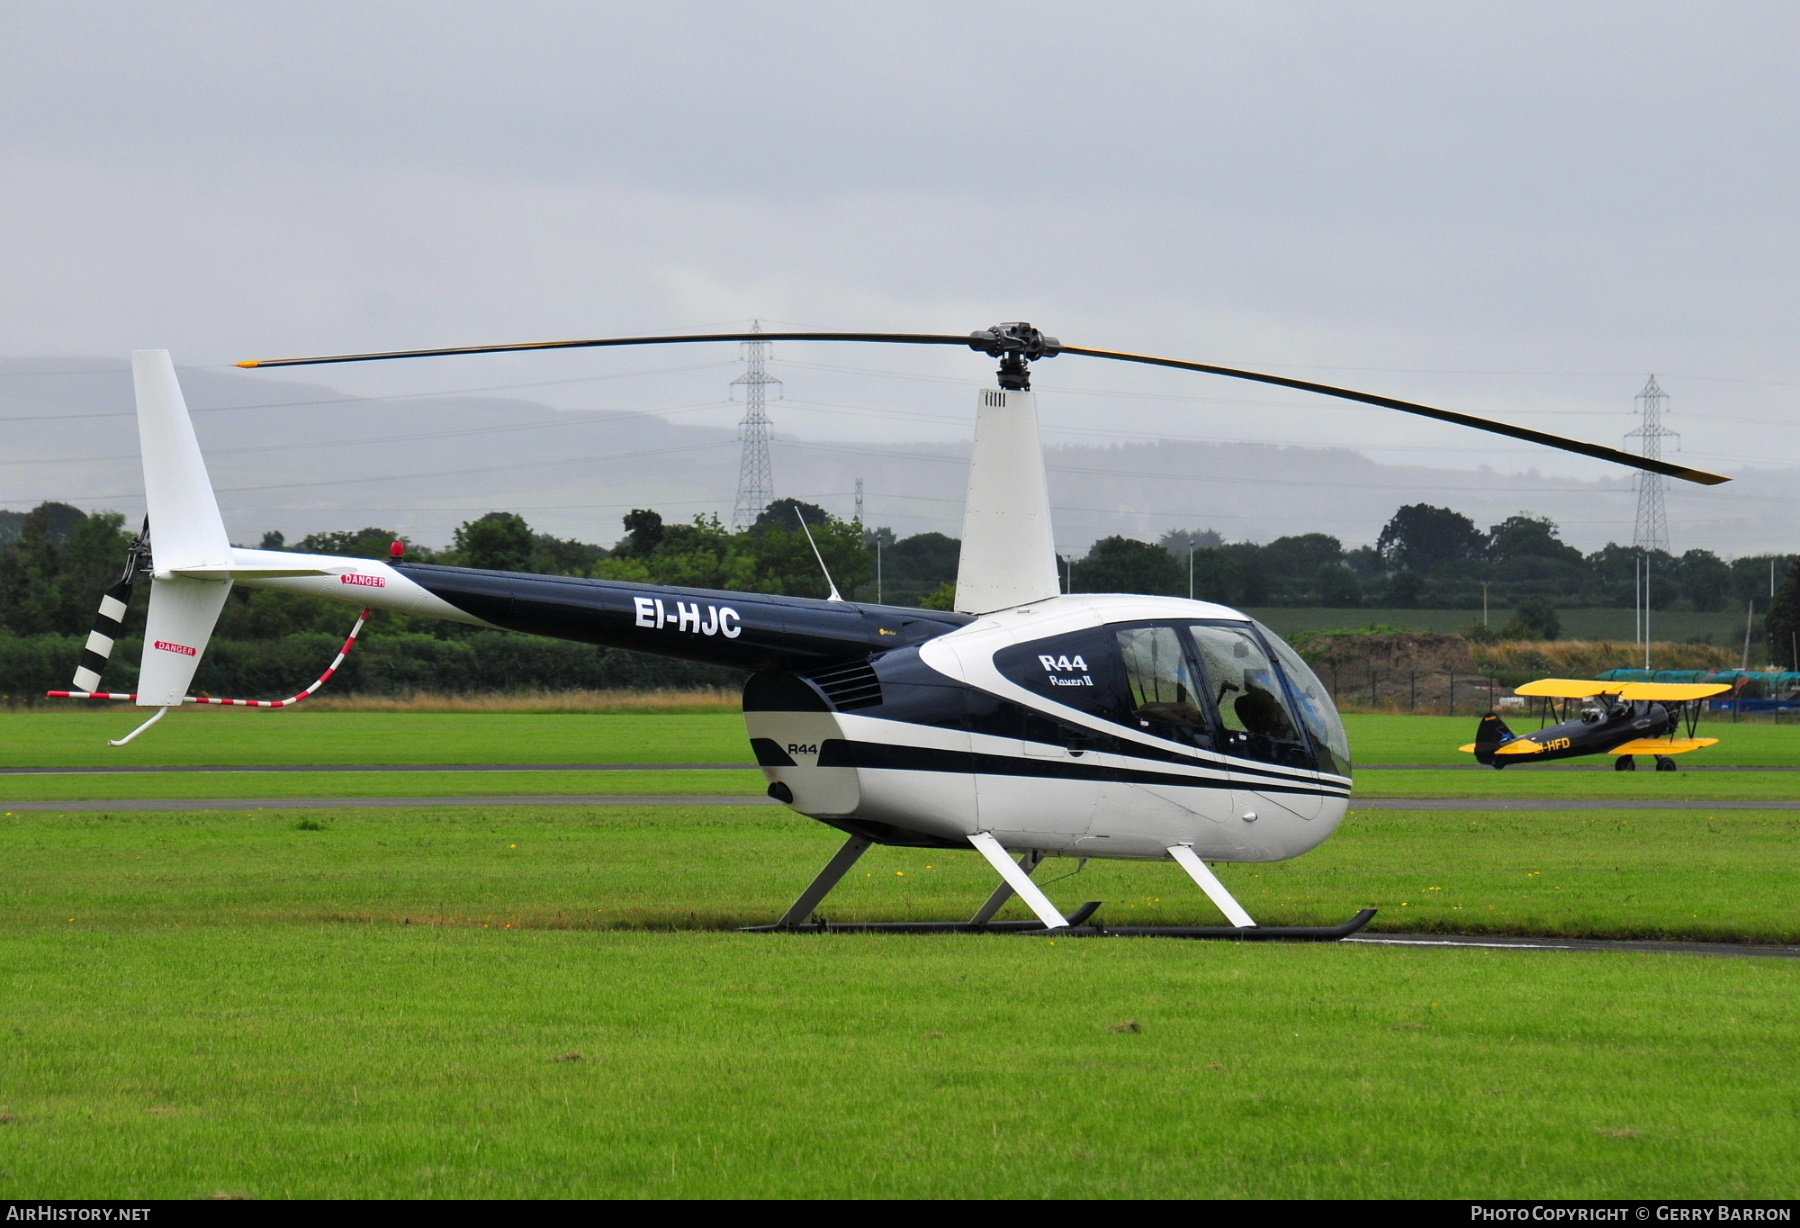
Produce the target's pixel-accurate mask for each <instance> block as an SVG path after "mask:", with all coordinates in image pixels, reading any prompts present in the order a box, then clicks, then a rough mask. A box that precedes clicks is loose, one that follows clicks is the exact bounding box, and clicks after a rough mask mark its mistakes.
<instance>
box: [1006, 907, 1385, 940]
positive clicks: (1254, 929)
mask: <svg viewBox="0 0 1800 1228" xmlns="http://www.w3.org/2000/svg"><path fill="white" fill-rule="evenodd" d="M1375 911H1376V910H1375V909H1373V908H1365V909H1363V910H1362V911H1361V912H1359V913H1357V914H1356V915H1355V916H1354V917H1351V918H1350V919H1349V920H1348V921H1346V922H1344V923H1343V924H1342V925H1244V926H1233V925H1083V926H1080V927H1079V928H1077V927H1076V926H1075V925H1071V926H1070V927H1069V928H1068V929H1067V930H1058V931H1057V934H1056V936H1057V937H1059V938H1060V937H1062V936H1063V935H1065V934H1066V935H1067V936H1068V937H1070V938H1199V939H1213V940H1221V939H1222V940H1224V941H1226V942H1339V941H1341V940H1343V939H1345V938H1348V937H1350V935H1352V934H1354V933H1356V931H1357V930H1360V929H1361V928H1362V927H1363V926H1365V925H1367V924H1368V923H1369V922H1370V921H1372V920H1374V918H1375ZM1035 932H1036V933H1040V934H1041V933H1044V932H1045V931H1043V930H1037V931H1035Z"/></svg>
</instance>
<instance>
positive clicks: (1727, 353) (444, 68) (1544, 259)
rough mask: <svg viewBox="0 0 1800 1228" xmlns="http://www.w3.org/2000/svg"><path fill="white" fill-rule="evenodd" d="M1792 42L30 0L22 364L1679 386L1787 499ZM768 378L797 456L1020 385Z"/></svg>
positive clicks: (1530, 387)
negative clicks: (771, 342) (723, 339)
mask: <svg viewBox="0 0 1800 1228" xmlns="http://www.w3.org/2000/svg"><path fill="white" fill-rule="evenodd" d="M1797 34H1800V8H1797V7H1795V6H1793V5H1780V4H1769V5H1746V4H1735V5H1720V4H1709V5H1699V4H1694V5H1656V4H1648V3H1642V2H1638V3H1630V4H1581V5H1571V4H1568V3H1554V4H1484V5H1449V4H1442V3H1436V4H1416V5H1415V4H1369V3H1358V4H1342V5H1334V4H1275V3H1254V4H1248V3H1247V4H1224V3H1220V4H1191V3H1190V4H1170V5H1157V4H1136V5H1133V4H1123V3H1117V2H1109V3H1106V4H1087V5H1077V4H1037V5H1016V4H1014V5H987V6H983V5H971V4H967V3H959V4H922V3H921V4H886V5H881V6H875V5H867V4H844V3H837V4H785V5H782V4H762V5H725V4H716V5H681V4H672V3H658V4H645V5H606V4H595V3H579V4H574V3H572V4H557V3H536V4H532V3H524V4H510V5H496V4H466V3H453V2H447V0H439V2H437V3H434V4H430V5H426V4H414V5H408V6H400V5H370V4H368V3H356V4H335V3H316V2H315V3H298V4H287V5H273V4H264V3H258V4H231V3H223V4H205V5H200V4H182V3H162V4H156V5H145V4H135V3H134V4H85V5H83V4H72V3H68V2H66V0H64V2H60V3H54V4H37V3H26V2H21V0H9V3H7V4H6V5H4V6H0V116H3V121H0V176H3V182H0V188H3V190H0V226H3V227H4V233H5V235H6V241H5V242H4V243H3V244H0V285H3V286H4V287H5V294H4V297H3V299H0V356H9V357H18V356H34V355H60V356H69V357H74V358H78V357H80V356H86V355H106V356H122V355H123V354H124V353H125V352H126V351H128V350H130V349H131V348H134V347H139V346H166V347H168V348H170V349H172V350H174V351H175V353H176V357H177V359H178V361H180V362H183V363H184V364H189V365H200V366H205V365H214V364H222V363H227V362H230V361H233V360H236V359H240V358H246V357H257V356H273V355H279V354H290V353H307V352H331V351H339V350H367V349H377V348H387V347H405V346H414V345H436V344H461V343H471V342H483V341H510V340H527V339H538V338H548V337H561V336H582V335H596V334H606V333H611V332H625V331H630V332H640V331H647V330H657V329H672V328H683V327H691V326H697V325H708V324H734V323H738V322H742V321H745V320H748V319H749V318H752V317H760V318H763V319H765V320H767V321H774V322H784V323H793V324H802V325H807V326H813V327H827V328H839V327H841V328H850V329H863V328H893V329H904V330H928V331H958V332H961V331H966V330H968V329H971V328H976V327H980V326H983V325H986V324H989V323H992V322H995V321H998V320H1008V319H1019V318H1025V319H1030V320H1033V321H1034V322H1037V323H1039V324H1041V325H1042V326H1043V327H1045V328H1046V329H1048V330H1049V331H1052V332H1054V333H1056V334H1058V335H1060V336H1061V337H1063V338H1064V339H1065V340H1068V341H1071V342H1074V343H1080V344H1087V345H1096V346H1110V347H1118V348H1126V349H1140V350H1148V351H1153V352H1162V353H1170V354H1176V355H1180V356H1184V357H1191V358H1196V359H1200V360H1203V361H1211V362H1219V363H1225V364H1235V365H1243V366H1252V367H1261V368H1263V369H1270V370H1276V371H1282V372H1287V373H1292V374H1298V375H1302V376H1303V377H1310V378H1315V379H1321V380H1327V381H1336V382H1341V383H1345V384H1349V385H1351V386H1356V387H1363V388H1368V389H1370V390H1373V391H1380V392H1386V393H1389V394H1392V395H1398V396H1410V397H1414V398H1418V399H1426V400H1432V401H1435V402H1438V403H1443V404H1446V405H1448V406H1450V407H1452V408H1458V409H1465V410H1473V411H1476V412H1487V413H1492V414H1494V415H1496V416H1504V417H1508V418H1510V419H1512V420H1513V421H1517V422H1521V423H1524V424H1527V425H1531V426H1534V427H1538V428H1540V429H1551V430H1564V431H1567V432H1568V433H1571V434H1576V435H1579V436H1582V437H1585V438H1589V439H1593V440H1595V441H1597V442H1603V443H1617V442H1619V437H1620V436H1621V434H1622V433H1623V432H1624V431H1625V430H1627V429H1629V428H1630V426H1631V425H1632V423H1631V420H1630V412H1631V409H1632V395H1633V394H1634V393H1635V392H1636V391H1637V390H1638V388H1639V387H1640V386H1641V385H1642V384H1643V382H1644V379H1645V377H1646V376H1647V375H1648V374H1649V373H1650V372H1652V371H1654V372H1655V373H1656V374H1657V375H1658V377H1659V379H1661V381H1662V383H1663V384H1664V385H1665V386H1666V387H1667V388H1668V389H1669V391H1670V392H1671V394H1672V396H1673V398H1674V399H1673V405H1672V408H1673V409H1674V411H1675V414H1674V416H1673V418H1672V419H1671V425H1672V426H1674V427H1675V428H1676V429H1678V430H1680V431H1681V432H1682V435H1683V440H1682V443H1683V447H1684V450H1685V456H1686V458H1687V459H1688V460H1689V461H1690V462H1692V463H1696V464H1700V465H1702V466H1705V467H1712V468H1722V469H1725V470H1728V471H1730V470H1741V469H1744V468H1746V467H1755V466H1762V467H1793V466H1800V413H1797V412H1796V400H1797V398H1800V354H1797V353H1796V350H1795V346H1794V344H1793V336H1794V332H1795V326H1796V323H1800V319H1797V316H1800V312H1797V311H1796V307H1797V306H1800V279H1797V277H1796V273H1797V272H1800V270H1797V268H1796V264H1797V261H1796V247H1797V244H1800V225H1797V223H1800V217H1797V216H1796V213H1797V206H1796V202H1797V201H1800V191H1797V189H1800V183H1797V182H1796V180H1797V178H1800V176H1797V165H1796V155H1797V153H1800V131H1797V128H1800V113H1797V110H1796V103H1797V101H1800V73H1797V72H1796V71H1795V68H1794V63H1795V52H1796V50H1797V39H1796V35H1797ZM730 356H731V355H729V354H727V353H723V352H713V353H707V354H701V353H695V354H692V355H690V356H687V357H684V358H681V359H669V358H668V356H666V355H662V354H656V355H635V356H620V355H604V356H602V355H594V354H582V355H572V356H556V357H533V358H484V359H477V360H432V361H428V362H416V363H404V364H388V365H387V366H386V367H385V368H360V369H352V368H337V369H331V370H329V371H322V372H316V373H311V374H313V375H316V376H320V377H324V378H325V379H326V380H327V382H331V383H334V384H335V385H337V386H339V387H342V388H345V389H349V390H353V391H361V392H368V393H393V392H399V391H424V390H430V391H451V390H456V389H461V388H474V387H491V386H496V385H500V384H507V383H524V382H530V381H545V380H551V379H570V380H579V379H580V378H581V377H583V376H586V375H591V374H616V373H617V372H619V371H621V370H625V369H633V368H661V367H665V366H674V365H678V364H680V363H684V362H690V360H691V363H690V365H693V366H694V367H696V368H697V369H696V370H691V371H687V372H675V373H668V374H665V375H660V376H655V377H646V378H644V379H639V380H630V381H624V382H618V381H614V382H611V383H607V384H604V385H599V386H596V385H592V384H584V383H579V382H578V383H572V384H567V385H559V386H555V387H552V388H544V389H539V390H538V391H537V392H535V393H533V395H542V396H544V397H545V398H546V399H548V400H550V401H552V402H553V403H556V404H561V405H564V406H568V407H601V406H605V407H614V408H654V407H658V406H671V405H682V406H689V405H696V404H699V405H702V406H703V404H704V402H705V401H706V399H707V398H714V399H719V400H722V397H723V383H724V379H725V378H727V377H728V376H729V374H730V371H729V370H728V369H727V370H724V371H721V369H720V368H719V367H718V366H717V365H713V366H706V367H701V366H700V364H703V363H713V364H716V363H717V362H718V361H719V360H720V359H722V358H727V357H730ZM779 356H780V358H781V359H782V360H783V361H784V362H786V363H787V364H788V365H786V366H784V367H782V368H781V369H780V371H779V373H780V374H781V375H782V377H783V378H784V379H785V380H786V381H787V384H786V390H787V392H788V395H789V397H790V398H791V400H790V403H788V404H786V405H784V406H783V407H782V408H781V410H780V413H781V415H783V416H782V417H781V418H780V419H779V421H780V422H781V425H782V426H783V429H786V430H789V431H792V432H796V433H799V434H803V435H808V436H814V437H821V438H824V437H850V438H859V439H879V440H890V441H897V440H906V439H917V438H932V439H945V438H950V437H953V436H955V435H956V434H958V433H959V432H965V431H966V429H967V422H968V420H969V419H970V418H972V414H971V413H970V412H969V411H970V410H971V409H972V402H973V395H972V393H971V392H970V388H972V387H973V383H974V382H977V381H980V380H982V379H983V378H984V375H985V370H986V365H987V360H985V359H977V358H974V357H972V356H968V355H962V356H960V357H959V356H958V355H956V354H954V353H950V352H945V353H928V354H919V353H905V352H895V351H870V350H865V349H861V348H857V349H855V350H849V349H846V350H840V351H833V352H827V351H825V350H823V349H821V348H818V347H810V348H803V347H786V348H784V349H783V350H782V351H781V352H780V355H779ZM821 368H831V369H821ZM839 368H848V370H844V369H839ZM873 372H881V373H886V374H874V373H873ZM900 375H908V376H914V377H916V376H920V375H925V376H933V377H938V378H933V379H917V378H898V377H897V376H900ZM962 380H968V381H971V382H970V383H969V384H966V385H965V384H963V383H961V382H959V381H962ZM953 381H957V382H953ZM1038 385H1039V387H1040V389H1041V390H1043V391H1044V393H1045V406H1046V416H1047V422H1048V424H1049V426H1050V428H1051V435H1052V437H1053V438H1064V439H1070V440H1073V439H1076V438H1079V439H1081V440H1082V441H1084V442H1093V441H1094V440H1095V439H1096V438H1102V437H1105V436H1106V435H1107V433H1108V432H1116V433H1117V435H1118V437H1119V438H1121V439H1125V438H1139V437H1143V436H1152V437H1153V436H1155V435H1157V434H1159V433H1162V434H1181V435H1184V436H1189V437H1201V438H1218V439H1266V440H1281V441H1287V442H1316V443H1332V444H1351V445H1355V446H1359V447H1363V448H1366V449H1368V450H1369V451H1370V454H1371V455H1375V456H1379V457H1381V458H1382V459H1385V460H1390V461H1406V462H1408V463H1412V462H1415V461H1419V462H1429V463H1434V464H1453V465H1459V466H1463V467H1468V468H1474V467H1476V466H1478V465H1482V464H1488V465H1492V466H1495V467H1496V468H1500V469H1503V470H1520V471H1522V470H1525V469H1527V468H1529V467H1536V468H1538V469H1540V470H1542V471H1544V472H1546V473H1558V474H1569V475H1581V476H1587V477H1595V476H1600V475H1601V474H1602V473H1603V472H1604V469H1603V467H1601V466H1598V465H1596V464H1594V463H1591V462H1587V461H1581V460H1572V459H1571V460H1564V459H1561V458H1559V457H1557V456H1555V455H1552V454H1549V453H1543V452H1538V451H1534V450H1531V449H1528V448H1525V447H1522V446H1521V445H1517V444H1513V443H1510V442H1508V441H1504V440H1492V441H1489V440H1487V439H1484V438H1482V437H1479V436H1475V435H1472V434H1470V433H1468V432H1459V431H1456V430H1455V429H1453V428H1448V427H1439V426H1435V425H1422V424H1419V423H1417V422H1414V421H1409V420H1407V419H1404V418H1400V417H1399V416H1397V415H1391V414H1384V413H1383V412H1382V411H1379V410H1373V409H1360V408H1352V407H1345V406H1337V405H1325V406H1310V407H1309V406H1308V405H1307V403H1306V400H1305V398H1301V397H1297V396H1294V395H1292V394H1275V393H1273V392H1270V391H1258V390H1256V389H1255V388H1254V387H1251V386H1235V387H1234V386H1231V385H1229V384H1224V383H1222V382H1220V381H1216V380H1207V379H1202V378H1200V377H1195V376H1170V375H1159V374H1155V373H1147V372H1135V371H1128V370H1116V369H1108V368H1104V367H1100V366H1098V365H1096V364H1093V363H1091V362H1088V361H1086V360H1080V359H1070V358H1064V359H1059V360H1057V362H1056V363H1055V364H1045V365H1044V369H1043V370H1042V372H1041V373H1040V376H1039V379H1038ZM1108 393H1114V394H1128V395H1122V396H1112V397H1109V396H1108V395H1106V394H1108ZM735 412H736V411H734V410H733V409H731V408H730V407H729V406H718V407H717V408H715V409H713V410H710V411H709V410H705V409H704V408H702V410H701V412H699V413H698V415H695V414H692V413H690V414H689V416H688V417H687V418H685V419H683V420H685V421H693V420H698V421H706V422H716V423H719V424H724V423H728V422H730V421H731V420H732V418H733V416H734V414H735ZM709 415H710V416H709ZM1731 497H1732V496H1731V494H1730V488H1729V487H1727V488H1724V490H1722V491H1719V492H1717V493H1716V494H1703V495H1702V494H1693V493H1692V492H1682V494H1681V496H1680V498H1679V499H1672V502H1671V510H1672V513H1673V518H1674V519H1675V520H1676V521H1677V522H1679V519H1680V516H1681V515H1683V514H1686V513H1687V511H1688V510H1689V509H1691V511H1692V514H1693V515H1695V516H1699V515H1702V514H1703V513H1702V512H1701V511H1700V510H1699V509H1701V508H1702V507H1703V504H1701V503H1697V502H1695V501H1694V500H1696V499H1704V498H1719V499H1726V500H1729V499H1730V498H1731ZM723 501H724V503H725V504H726V505H727V507H728V506H729V502H730V499H729V492H725V495H724V500H723ZM4 502H5V500H4V499H3V498H0V503H4ZM1793 520H1794V522H1796V523H1800V504H1797V505H1796V515H1795V516H1794V517H1793ZM1680 544H1681V542H1680V541H1679V534H1678V540H1677V545H1678V546H1679V545H1680ZM1711 544H1715V545H1717V546H1719V547H1721V548H1724V549H1727V550H1729V549H1730V548H1731V543H1729V542H1715V543H1711Z"/></svg>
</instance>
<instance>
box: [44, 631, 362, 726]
mask: <svg viewBox="0 0 1800 1228" xmlns="http://www.w3.org/2000/svg"><path fill="white" fill-rule="evenodd" d="M370 613H371V611H369V610H364V611H363V612H362V613H361V614H359V615H357V616H356V625H355V626H354V627H351V628H350V635H349V637H348V638H346V639H345V640H344V646H343V647H342V648H340V649H338V655H337V658H336V659H335V660H333V661H332V663H331V665H330V667H329V668H327V669H326V671H325V672H324V673H322V674H320V675H319V677H318V678H317V680H315V681H314V682H313V684H312V685H311V686H309V687H307V688H306V689H305V690H304V691H301V692H300V693H299V694H298V695H290V696H288V697H287V698H286V699H215V698H213V697H212V696H211V695H189V696H186V697H185V698H183V699H182V701H181V702H183V703H188V704H219V705H222V706H224V707H227V708H291V707H293V706H294V705H295V704H297V703H299V702H300V701H301V700H303V699H306V698H309V697H310V696H312V695H314V694H315V693H317V691H318V689H319V688H320V687H322V686H324V685H325V684H326V683H327V682H330V681H331V676H332V675H333V674H335V673H337V672H338V669H339V668H340V667H341V666H342V665H343V664H344V658H345V657H347V656H349V655H350V650H351V649H352V648H355V647H356V637H357V636H359V635H361V634H362V629H363V624H364V623H366V622H368V621H369V614H370ZM44 694H45V695H46V696H48V697H49V698H51V699H136V698H137V695H136V694H130V695H126V694H122V693H120V692H117V691H46V692H44Z"/></svg>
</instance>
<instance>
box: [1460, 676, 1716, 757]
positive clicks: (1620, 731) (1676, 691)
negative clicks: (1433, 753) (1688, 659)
mask: <svg viewBox="0 0 1800 1228" xmlns="http://www.w3.org/2000/svg"><path fill="white" fill-rule="evenodd" d="M1730 689H1731V688H1730V687H1729V686H1727V685H1725V684H1723V683H1705V682H1583V681H1581V680H1579V679H1575V678H1540V679H1538V680H1537V681H1536V682H1527V683H1526V684H1525V685H1524V686H1522V687H1519V688H1518V689H1517V690H1516V691H1514V692H1513V694H1515V695H1522V696H1525V697H1526V698H1531V699H1542V700H1543V701H1544V708H1543V712H1544V720H1543V727H1541V728H1539V729H1538V731H1537V732H1536V733H1533V734H1529V735H1521V734H1516V733H1514V732H1513V731H1512V730H1511V729H1510V728H1509V727H1508V726H1507V724H1506V722H1505V721H1504V720H1502V719H1501V718H1500V714H1499V713H1497V712H1490V713H1488V714H1487V715H1486V716H1484V717H1482V718H1481V723H1480V724H1479V725H1477V726H1476V728H1475V740H1474V741H1473V742H1471V743H1469V744H1468V745H1467V746H1464V747H1462V748H1461V749H1462V752H1463V753H1464V754H1465V755H1474V756H1475V761H1476V762H1477V763H1481V764H1485V765H1487V766H1490V767H1494V768H1507V767H1513V766H1515V765H1517V764H1521V763H1546V762H1549V761H1551V760H1555V759H1574V758H1577V757H1579V756H1582V755H1612V756H1614V758H1613V768H1614V770H1615V771H1620V772H1634V771H1636V770H1637V760H1636V758H1635V757H1634V756H1637V755H1650V756H1652V757H1653V758H1654V760H1655V762H1656V770H1657V771H1659V772H1673V771H1674V770H1675V759H1674V756H1676V755H1685V754H1686V753H1687V752H1689V751H1692V750H1701V749H1703V748H1705V747H1708V746H1717V745H1718V744H1719V739H1717V738H1697V737H1695V736H1694V732H1695V728H1696V726H1697V725H1698V724H1699V720H1700V701H1701V700H1703V699H1706V698H1707V697H1709V696H1712V695H1722V694H1724V693H1725V692H1726V691H1729V690H1730ZM1556 700H1561V701H1563V702H1562V705H1561V710H1560V711H1559V712H1558V713H1557V716H1558V721H1557V723H1556V724H1554V725H1551V724H1550V723H1549V722H1550V715H1551V711H1552V709H1551V704H1552V703H1553V702H1554V701H1556ZM1577 702H1579V703H1580V704H1581V705H1582V706H1581V707H1580V708H1579V709H1572V708H1571V705H1572V704H1574V703H1577ZM1571 711H1573V715H1571ZM1684 721H1685V723H1686V729H1685V733H1686V736H1683V737H1678V736H1676V735H1677V734H1680V733H1682V732H1683V722H1684Z"/></svg>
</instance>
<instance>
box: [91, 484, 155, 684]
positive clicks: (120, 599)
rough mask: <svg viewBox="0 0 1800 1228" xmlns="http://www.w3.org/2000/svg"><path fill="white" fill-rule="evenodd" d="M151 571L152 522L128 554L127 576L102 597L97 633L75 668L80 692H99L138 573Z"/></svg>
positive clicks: (148, 523) (123, 626)
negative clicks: (101, 679)
mask: <svg viewBox="0 0 1800 1228" xmlns="http://www.w3.org/2000/svg"><path fill="white" fill-rule="evenodd" d="M151 569H152V563H151V560H150V518H149V517H148V516H146V517H144V527H143V529H142V530H141V531H140V532H139V533H138V535H137V536H136V537H135V538H133V539H132V542H131V545H130V546H128V547H127V548H126V550H125V572H124V574H123V575H121V576H120V577H119V579H118V581H117V582H116V583H114V584H113V586H112V587H111V588H109V589H107V590H106V592H105V593H104V594H102V595H101V597H100V611H99V613H97V614H95V615H94V629H93V630H92V631H90V632H88V638H87V644H86V646H85V647H83V648H82V650H81V664H80V665H78V666H76V667H75V686H74V689H75V690H77V691H86V692H88V693H90V694H93V693H96V692H98V691H99V690H100V676H101V675H102V674H104V673H105V672H106V664H107V662H108V661H109V660H110V659H111V658H112V650H113V645H114V644H115V643H117V642H118V639H119V636H120V634H121V633H122V632H123V631H124V630H125V611H126V610H127V609H128V608H129V607H130V605H131V588H132V585H133V584H134V583H135V582H136V580H137V577H138V573H139V572H142V571H149V570H151Z"/></svg>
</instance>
